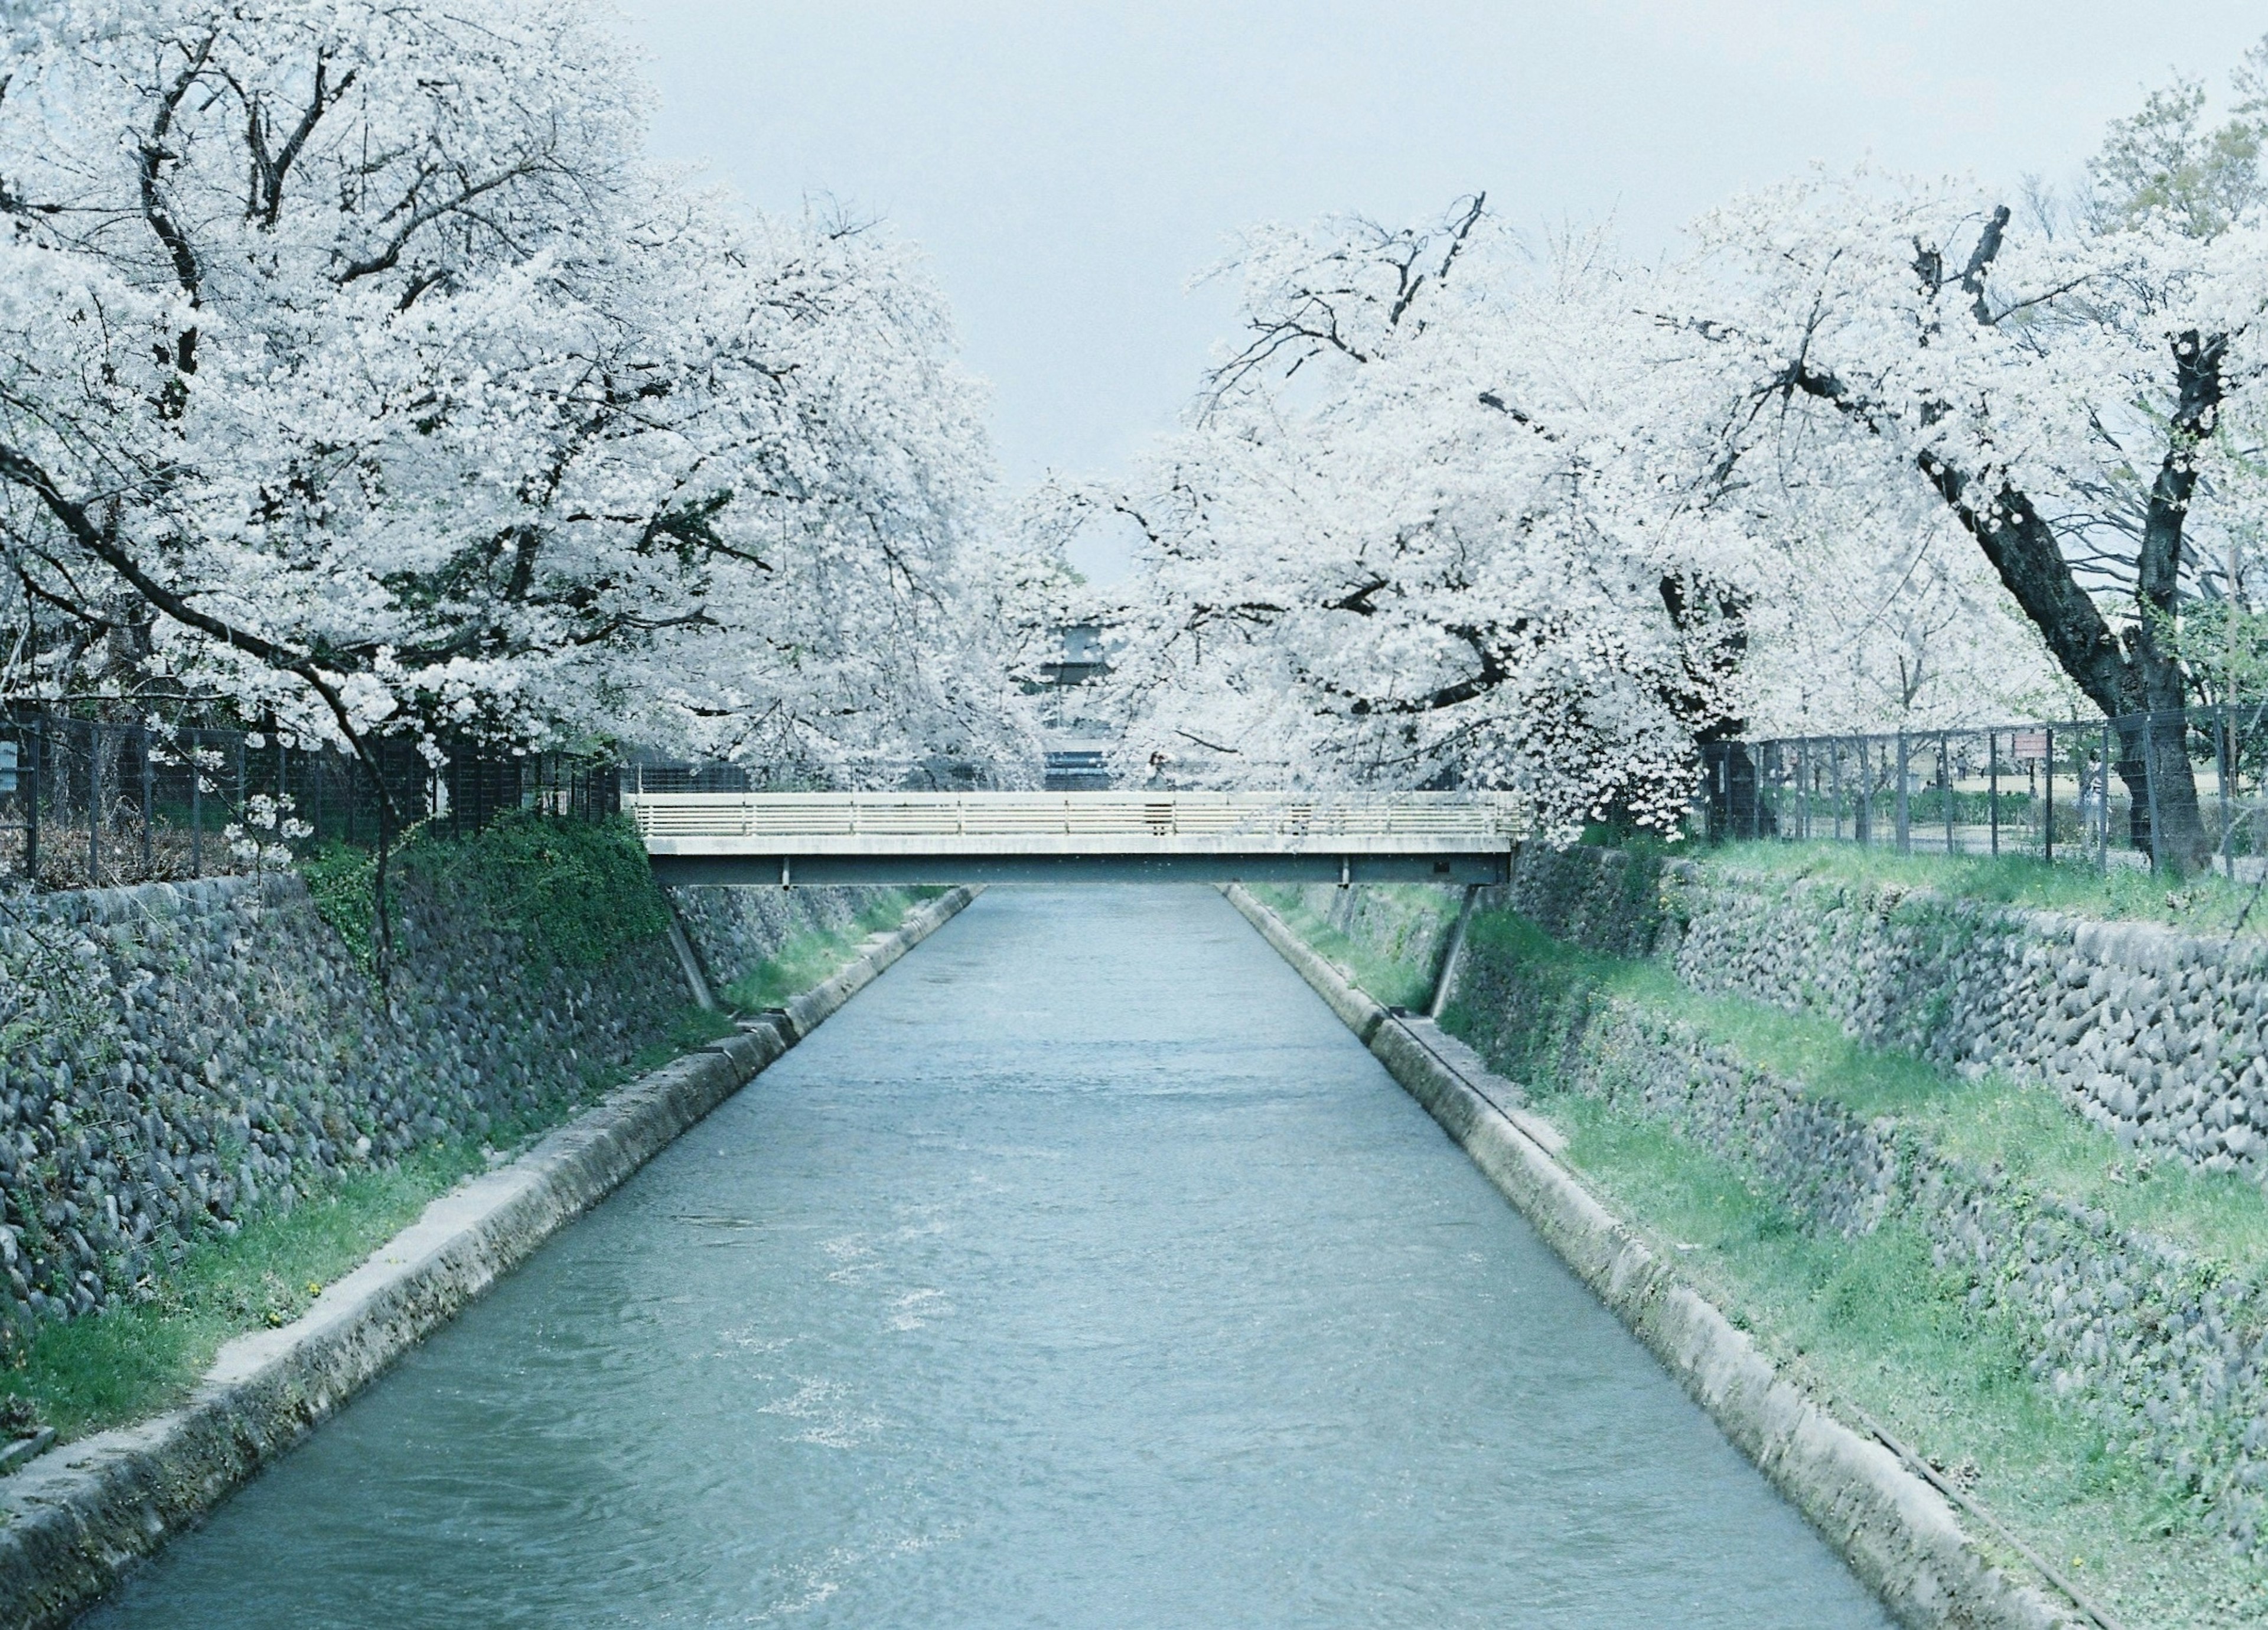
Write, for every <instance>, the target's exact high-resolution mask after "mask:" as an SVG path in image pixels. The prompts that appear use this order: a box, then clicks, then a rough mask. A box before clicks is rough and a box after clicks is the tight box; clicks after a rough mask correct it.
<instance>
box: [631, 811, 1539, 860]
mask: <svg viewBox="0 0 2268 1630" xmlns="http://www.w3.org/2000/svg"><path fill="white" fill-rule="evenodd" d="M623 807H624V808H625V809H626V810H627V811H628V812H629V813H630V816H631V818H632V820H633V821H634V822H636V823H637V831H638V836H639V837H641V838H642V839H644V843H645V845H646V849H647V852H649V853H650V854H651V855H652V858H653V861H654V866H655V870H656V872H657V874H659V875H663V876H666V877H667V878H668V879H670V880H671V881H747V882H752V881H775V882H776V881H789V880H799V881H808V882H818V881H889V882H902V881H982V880H984V879H988V878H990V879H1006V878H1016V877H1024V876H1039V875H1057V876H1059V875H1062V874H1064V872H1065V871H1066V870H1067V869H1071V868H1076V869H1078V870H1079V871H1081V872H1085V873H1092V874H1099V875H1131V876H1141V877H1165V876H1173V877H1184V878H1189V879H1192V880H1198V879H1203V880H1219V879H1230V878H1248V879H1254V880H1258V879H1263V878H1271V877H1274V878H1292V877H1299V878H1304V877H1310V876H1330V875H1334V874H1336V875H1337V876H1338V877H1339V878H1340V880H1341V881H1358V879H1357V877H1356V874H1357V872H1358V871H1359V873H1360V874H1361V877H1360V881H1372V880H1384V879H1387V878H1389V877H1391V878H1394V879H1405V878H1420V877H1425V878H1432V877H1440V878H1447V879H1449V880H1452V881H1495V880H1496V879H1497V878H1498V877H1499V876H1501V875H1502V874H1503V872H1504V869H1505V867H1506V863H1507V861H1508V857H1509V855H1510V852H1511V849H1512V845H1513V842H1514V841H1515V840H1516V838H1517V837H1518V836H1519V831H1520V824H1521V823H1520V820H1519V816H1518V813H1517V810H1516V808H1515V807H1514V805H1513V800H1510V799H1509V798H1507V797H1506V796H1504V795H1501V794H1492V793H1390V794H1336V795H1328V796H1326V795H1320V794H1291V793H639V794H635V795H631V796H629V797H626V798H625V799H624V800H623Z"/></svg>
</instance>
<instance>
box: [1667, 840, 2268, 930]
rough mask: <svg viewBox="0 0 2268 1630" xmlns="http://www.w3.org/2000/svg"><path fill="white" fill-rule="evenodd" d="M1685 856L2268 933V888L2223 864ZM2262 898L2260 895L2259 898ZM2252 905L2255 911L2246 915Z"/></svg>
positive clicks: (1747, 850)
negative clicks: (2157, 868)
mask: <svg viewBox="0 0 2268 1630" xmlns="http://www.w3.org/2000/svg"><path fill="white" fill-rule="evenodd" d="M1686 858H1688V859H1691V860H1693V861H1694V862H1696V863H1697V865H1699V866H1700V867H1702V869H1703V870H1705V871H1706V870H1710V869H1712V868H1723V869H1725V870H1728V871H1735V872H1760V873H1764V874H1770V875H1772V876H1778V877H1813V878H1819V879H1822V880H1823V881H1828V882H1835V883H1843V884H1848V885H1856V886H1861V887H1866V886H1873V885H1878V884H1884V883H1888V884H1893V885H1895V886H1896V887H1898V888H1901V889H1934V890H1935V891H1936V892H1938V893H1940V894H1943V895H1954V896H1960V897H1961V898H1963V899H1969V900H1986V901H1991V902H1992V903H1993V904H2001V905H2018V906H2029V907H2032V908H2034V909H2036V910H2040V911H2061V912H2064V913H2066V915H2069V916H2072V917H2085V918H2096V919H2098V920H2102V921H2109V922H2116V921H2133V922H2151V923H2164V924H2166V925H2168V926H2172V927H2176V928H2183V929H2186V930H2188V931H2190V932H2191V933H2228V932H2229V931H2230V930H2231V929H2233V928H2235V926H2237V924H2238V923H2239V921H2240V920H2242V922H2243V925H2244V929H2243V931H2244V933H2246V934H2247V935H2248V936H2250V935H2262V934H2268V890H2260V891H2256V890H2255V889H2254V887H2253V885H2252V884H2250V883H2242V882H2233V881H2230V880H2229V879H2228V878H2226V877H2223V876H2221V875H2220V874H2218V873H2203V874H2198V875H2197V876H2193V877H2184V878H2181V879H2178V880H2169V879H2167V878H2164V877H2159V876H2154V875H2153V874H2150V873H2148V872H2146V871H2142V870H2139V869H2138V868H2135V867H2123V866H2118V867H2111V868H2110V870H2109V871H2108V872H2101V871H2097V870H2096V869H2095V867H2092V866H2088V865H2083V864H2071V863H2064V862H2058V864H2056V865H2054V866H2050V865H2048V864H2047V863H2046V862H2045V861H2043V860H2040V859H2035V858H2033V857H2029V856H2025V855H1999V856H1991V855H1902V854H1900V853H1898V852H1896V850H1894V849H1888V848H1861V847H1859V845H1856V844H1831V843H1808V844H1804V843H1780V842H1777V841H1769V840H1768V841H1766V842H1763V843H1736V844H1726V845H1720V846H1718V847H1714V848H1704V847H1701V846H1698V845H1696V846H1694V847H1692V848H1691V849H1690V850H1688V851H1686ZM2256 898H2257V904H2255V901H2256ZM2248 909H2249V911H2250V915H2249V916H2248V915H2247V912H2248Z"/></svg>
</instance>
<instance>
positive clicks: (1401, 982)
mask: <svg viewBox="0 0 2268 1630" xmlns="http://www.w3.org/2000/svg"><path fill="white" fill-rule="evenodd" d="M1364 887H1365V888H1366V889H1373V890H1376V891H1378V892H1381V893H1386V894H1389V895H1392V896H1423V898H1422V899H1418V898H1413V899H1410V900H1408V901H1407V902H1406V904H1408V905H1409V907H1410V911H1413V912H1415V911H1429V914H1430V908H1431V907H1432V904H1433V903H1434V902H1435V901H1437V900H1438V899H1440V897H1441V896H1440V890H1439V889H1427V888H1425V886H1424V885H1422V884H1413V885H1403V884H1393V883H1385V884H1365V885H1364ZM1251 893H1252V895H1253V896H1254V897H1255V898H1256V899H1257V900H1259V901H1260V902H1261V903H1262V904H1264V905H1266V906H1267V907H1268V909H1269V910H1270V911H1273V912H1275V913H1276V915H1277V916H1278V917H1279V918H1283V919H1284V922H1285V925H1286V926H1288V927H1289V928H1290V929H1291V930H1292V933H1296V934H1298V935H1299V936H1300V938H1301V939H1302V940H1306V941H1307V944H1308V946H1309V947H1310V948H1313V949H1314V950H1315V951H1317V952H1318V953H1320V954H1321V955H1322V957H1323V959H1324V960H1325V961H1326V962H1330V963H1337V964H1338V966H1339V970H1340V971H1342V972H1343V973H1344V974H1345V975H1346V976H1347V977H1349V978H1350V979H1351V980H1353V981H1354V983H1355V984H1357V985H1360V986H1361V987H1362V988H1363V989H1364V990H1366V991H1367V992H1370V994H1371V995H1372V996H1373V997H1375V998H1376V999H1378V1000H1380V1001H1381V1002H1384V1003H1385V1004H1386V1005H1387V1006H1388V1007H1411V1008H1417V1009H1419V1010H1423V1009H1424V1008H1425V1007H1427V1006H1428V1005H1429V1004H1431V1003H1432V999H1433V972H1434V970H1433V968H1432V964H1431V963H1430V962H1429V963H1423V964H1418V963H1409V962H1404V961H1402V960H1399V959H1397V958H1395V957H1393V956H1390V955H1387V954H1386V953H1385V952H1383V951H1381V949H1380V948H1377V947H1376V946H1373V945H1371V944H1368V943H1366V941H1363V940H1356V939H1353V938H1351V937H1350V936H1348V935H1347V934H1344V933H1341V932H1340V931H1339V930H1338V929H1337V928H1334V927H1333V926H1331V925H1330V924H1329V923H1328V922H1326V921H1325V920H1324V919H1323V918H1322V913H1320V912H1318V911H1315V910H1314V908H1313V907H1312V906H1310V905H1309V904H1307V897H1306V896H1305V895H1304V894H1303V893H1302V892H1301V891H1300V889H1298V888H1296V887H1294V886H1292V885H1290V884H1285V883H1256V884H1253V885H1251ZM1451 911H1452V912H1454V905H1453V906H1452V907H1451ZM1419 937H1420V938H1425V939H1429V940H1430V939H1431V938H1438V936H1437V935H1436V936H1423V935H1421V936H1419Z"/></svg>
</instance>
